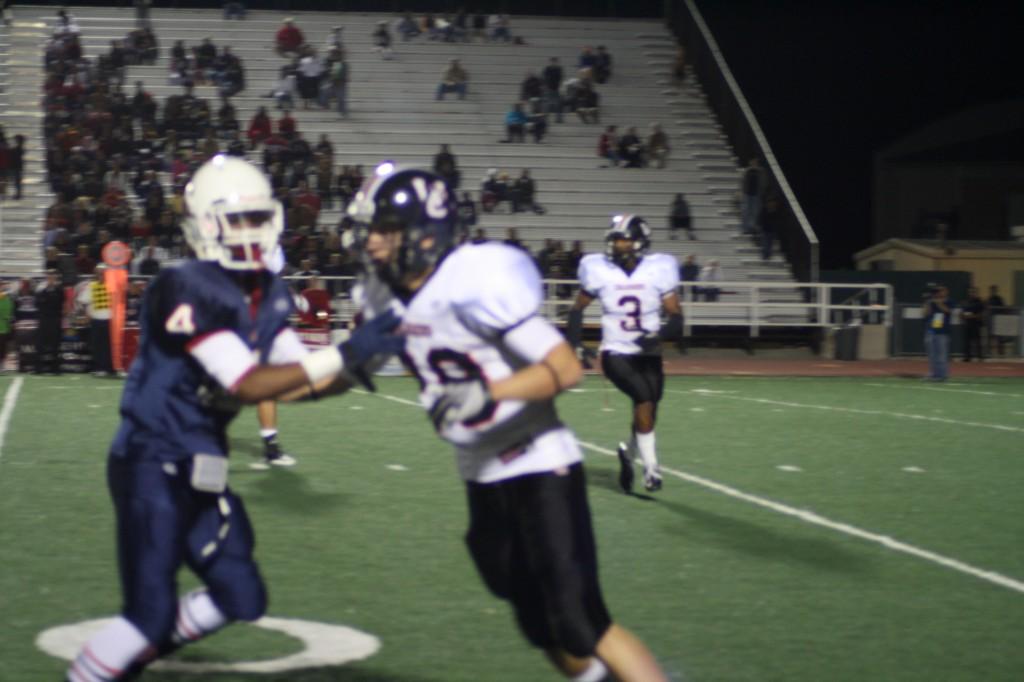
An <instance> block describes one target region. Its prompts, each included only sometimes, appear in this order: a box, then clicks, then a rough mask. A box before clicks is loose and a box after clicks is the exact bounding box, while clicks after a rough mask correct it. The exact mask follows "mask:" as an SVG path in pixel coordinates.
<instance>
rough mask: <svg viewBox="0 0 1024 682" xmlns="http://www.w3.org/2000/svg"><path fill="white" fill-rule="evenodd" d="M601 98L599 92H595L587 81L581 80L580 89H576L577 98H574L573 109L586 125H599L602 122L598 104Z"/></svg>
mask: <svg viewBox="0 0 1024 682" xmlns="http://www.w3.org/2000/svg"><path fill="white" fill-rule="evenodd" d="M599 101H600V97H599V96H598V94H597V91H596V90H594V88H593V86H591V85H590V84H589V83H587V82H586V81H583V80H581V81H580V84H579V87H577V88H576V96H575V98H574V106H573V109H574V110H575V111H576V115H577V116H579V117H580V120H581V121H583V122H584V123H599V122H600V120H601V117H600V114H599V110H598V102H599Z"/></svg>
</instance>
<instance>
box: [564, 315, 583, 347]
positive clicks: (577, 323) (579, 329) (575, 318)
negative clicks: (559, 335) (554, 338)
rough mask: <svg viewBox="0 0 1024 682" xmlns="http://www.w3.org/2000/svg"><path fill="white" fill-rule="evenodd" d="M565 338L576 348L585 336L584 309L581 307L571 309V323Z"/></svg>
mask: <svg viewBox="0 0 1024 682" xmlns="http://www.w3.org/2000/svg"><path fill="white" fill-rule="evenodd" d="M565 338H566V340H567V341H568V342H569V345H570V346H572V347H573V348H575V347H576V346H578V345H580V340H581V339H582V338H583V311H582V310H581V309H579V308H572V309H570V310H569V324H568V327H567V328H566V330H565Z"/></svg>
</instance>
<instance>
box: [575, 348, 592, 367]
mask: <svg viewBox="0 0 1024 682" xmlns="http://www.w3.org/2000/svg"><path fill="white" fill-rule="evenodd" d="M596 357H597V353H595V352H594V351H593V350H591V349H590V348H587V347H586V346H584V345H583V344H580V345H578V346H576V359H577V360H579V361H580V364H581V365H583V369H593V368H594V363H593V359H594V358H596Z"/></svg>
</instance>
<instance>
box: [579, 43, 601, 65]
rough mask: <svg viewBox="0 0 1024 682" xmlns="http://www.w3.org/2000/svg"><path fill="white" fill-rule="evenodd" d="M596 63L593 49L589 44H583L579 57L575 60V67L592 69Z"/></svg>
mask: <svg viewBox="0 0 1024 682" xmlns="http://www.w3.org/2000/svg"><path fill="white" fill-rule="evenodd" d="M596 64H597V57H596V56H595V55H594V49H593V48H592V47H590V45H584V46H583V51H582V52H580V58H579V60H578V61H577V62H576V67H577V68H579V69H593V68H594V66H595V65H596Z"/></svg>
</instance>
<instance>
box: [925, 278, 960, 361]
mask: <svg viewBox="0 0 1024 682" xmlns="http://www.w3.org/2000/svg"><path fill="white" fill-rule="evenodd" d="M952 309H953V304H952V303H951V302H950V300H949V289H947V288H946V287H944V286H942V285H941V284H938V285H934V286H931V287H929V289H928V293H926V294H925V301H924V306H923V307H922V313H923V315H924V349H925V352H926V353H927V354H928V376H927V378H926V379H925V380H926V381H945V380H946V379H948V378H949V325H950V312H951V311H952Z"/></svg>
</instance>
